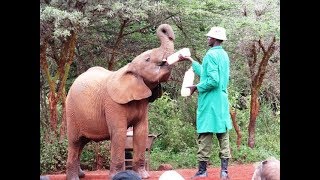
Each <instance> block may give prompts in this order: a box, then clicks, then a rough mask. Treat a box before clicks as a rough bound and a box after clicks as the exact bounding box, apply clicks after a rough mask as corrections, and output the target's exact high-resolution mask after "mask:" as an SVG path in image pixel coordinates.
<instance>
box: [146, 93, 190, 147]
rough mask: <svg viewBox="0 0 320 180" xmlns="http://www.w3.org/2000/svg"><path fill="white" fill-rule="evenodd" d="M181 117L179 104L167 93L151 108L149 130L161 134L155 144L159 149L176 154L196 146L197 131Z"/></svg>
mask: <svg viewBox="0 0 320 180" xmlns="http://www.w3.org/2000/svg"><path fill="white" fill-rule="evenodd" d="M180 115H181V110H180V108H179V107H178V103H177V102H176V101H175V100H172V99H170V97H169V96H168V94H166V93H164V94H163V95H162V97H161V98H159V99H157V100H156V101H155V102H153V103H152V105H151V106H150V111H149V129H150V133H155V134H161V135H160V136H159V137H158V138H157V139H156V140H155V143H154V144H155V146H157V147H158V148H159V149H161V150H170V151H171V152H174V153H176V152H180V151H182V150H183V149H187V148H188V147H192V146H194V145H195V140H194V138H195V135H196V133H195V129H194V127H193V125H192V124H191V123H190V122H186V121H184V120H183V119H181V118H179V116H180ZM185 137H190V138H185Z"/></svg>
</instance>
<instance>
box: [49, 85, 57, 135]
mask: <svg viewBox="0 0 320 180" xmlns="http://www.w3.org/2000/svg"><path fill="white" fill-rule="evenodd" d="M49 109H50V127H51V130H52V131H53V132H55V134H56V133H57V132H56V130H57V124H58V110H57V98H56V97H55V93H54V92H52V91H50V93H49Z"/></svg>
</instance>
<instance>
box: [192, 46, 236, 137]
mask: <svg viewBox="0 0 320 180" xmlns="http://www.w3.org/2000/svg"><path fill="white" fill-rule="evenodd" d="M192 68H193V71H194V72H195V74H197V75H198V76H200V82H199V83H198V84H197V89H198V109H197V121H196V122H197V133H204V132H212V133H224V132H226V131H227V130H230V129H231V128H232V124H231V118H230V113H229V100H228V91H227V88H228V82H229V57H228V54H227V53H226V51H225V50H224V49H223V48H222V47H221V46H215V47H212V48H210V49H209V50H208V51H207V53H206V55H205V56H204V58H203V61H202V65H200V64H199V63H198V62H196V61H193V62H192Z"/></svg>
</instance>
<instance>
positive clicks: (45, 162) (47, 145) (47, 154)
mask: <svg viewBox="0 0 320 180" xmlns="http://www.w3.org/2000/svg"><path fill="white" fill-rule="evenodd" d="M47 137H48V138H49V139H47V140H45V138H44V135H43V134H42V135H41V136H40V173H41V174H46V173H51V172H56V171H64V170H65V167H66V162H67V155H68V154H67V146H68V141H67V140H66V139H64V140H62V141H59V139H58V138H56V137H55V136H54V135H53V134H49V135H48V136H47Z"/></svg>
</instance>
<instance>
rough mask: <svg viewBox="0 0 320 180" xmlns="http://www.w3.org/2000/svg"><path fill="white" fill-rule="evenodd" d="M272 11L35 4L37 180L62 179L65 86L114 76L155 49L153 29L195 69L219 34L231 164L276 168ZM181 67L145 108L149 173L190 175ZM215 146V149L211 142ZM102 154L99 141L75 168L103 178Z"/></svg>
mask: <svg viewBox="0 0 320 180" xmlns="http://www.w3.org/2000/svg"><path fill="white" fill-rule="evenodd" d="M279 7H280V1H279V0H259V1H256V0H241V1H235V0H202V1H199V0H175V1H171V0H158V1H146V0H142V1H141V0H139V1H138V0H127V1H122V0H115V1H108V0H92V1H88V0H71V1H64V0H41V1H40V50H41V51H40V52H41V53H40V61H41V68H40V134H41V139H40V140H41V144H40V165H41V169H40V170H41V174H45V173H53V172H59V171H65V164H66V159H67V139H66V137H65V125H64V98H65V96H66V93H67V92H68V88H69V87H70V85H71V84H72V82H73V81H74V79H75V78H76V77H77V76H79V75H80V74H81V73H82V72H84V71H86V70H87V69H88V68H90V67H92V66H97V65H98V66H103V67H105V68H107V69H109V70H117V69H119V68H120V67H122V66H124V65H125V64H127V63H128V62H130V61H131V60H132V59H133V58H134V57H135V56H137V55H139V54H140V53H142V52H143V51H145V50H148V49H151V48H154V47H157V46H158V45H159V42H158V40H157V39H156V36H155V30H156V27H157V26H158V25H160V24H162V23H168V24H170V25H171V26H172V27H173V29H174V31H175V34H176V42H175V49H176V50H178V49H181V48H183V47H189V48H190V49H191V53H192V56H193V57H194V59H197V60H198V61H199V62H201V59H202V57H203V56H204V54H205V52H206V51H207V49H208V47H207V44H206V37H205V36H204V35H205V34H206V33H207V32H208V31H209V30H210V28H211V27H212V26H223V27H225V28H226V29H227V37H228V40H227V41H226V42H225V43H224V48H225V49H226V51H227V52H228V53H229V56H230V60H231V78H230V86H229V99H230V105H231V108H232V111H233V112H235V113H236V119H235V120H236V121H235V122H236V125H237V126H238V127H239V130H240V132H241V135H242V136H241V139H240V140H241V141H240V144H237V138H238V134H237V132H236V130H235V128H233V129H232V130H231V131H230V140H231V149H232V156H233V158H232V159H231V163H240V164H241V163H252V162H255V161H259V160H261V159H265V158H267V157H270V156H274V157H276V158H278V159H280V48H279V45H280V33H279V32H280V21H279V9H280V8H279ZM269 47H270V49H269ZM268 50H273V51H268ZM268 52H270V53H269V54H268ZM267 55H270V56H267ZM264 58H267V61H266V66H265V74H263V75H262V76H261V75H259V73H258V72H261V71H259V70H260V69H261V67H262V66H261V64H263V63H261V62H263V59H264ZM255 63H256V66H253V65H254V64H255ZM259 65H260V66H259ZM189 66H190V64H188V63H179V64H178V65H177V66H176V67H175V68H174V70H173V72H172V75H171V77H170V80H169V82H167V83H165V84H163V88H164V91H165V93H164V95H163V96H162V97H161V98H160V99H158V100H156V101H155V102H153V103H151V104H150V110H149V131H150V133H154V134H160V135H159V136H158V137H157V138H156V139H155V141H154V144H153V146H152V152H151V169H156V168H157V167H158V166H159V165H160V164H161V163H170V164H172V165H173V167H174V168H187V167H196V166H197V161H196V156H195V154H196V150H197V145H196V141H195V140H196V135H197V134H196V131H195V115H196V108H197V104H196V101H197V94H195V95H193V96H192V97H181V96H180V87H181V84H182V78H183V75H184V72H185V71H186V70H187V69H188V68H189ZM254 77H257V79H259V77H260V79H262V80H263V81H261V86H257V88H256V90H257V92H258V94H257V101H254V102H257V103H258V105H259V106H258V107H259V108H258V109H257V112H258V115H257V117H256V119H255V121H254V122H255V123H254V124H253V125H254V126H253V129H254V132H253V133H254V139H253V140H254V143H253V144H252V143H249V139H250V138H249V129H250V128H249V125H250V124H251V125H252V123H250V121H252V119H254V118H252V117H253V116H252V112H253V111H252V107H251V105H252V98H251V97H252V91H253V90H254V89H253V87H256V86H255V84H254V79H255V78H254ZM197 80H198V79H197V78H196V79H195V81H197ZM251 139H252V138H251ZM214 143H215V148H216V147H218V144H217V141H216V140H214ZM108 148H109V142H108V141H105V142H100V143H93V142H92V143H89V144H88V145H87V146H86V147H85V148H84V151H83V153H82V157H81V163H82V164H81V166H82V167H83V168H84V169H87V170H96V169H102V168H108V163H109V151H108ZM217 153H218V151H217V149H214V152H213V156H212V157H211V159H210V162H211V163H212V166H219V165H220V164H219V163H220V160H219V159H218V156H217Z"/></svg>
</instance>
